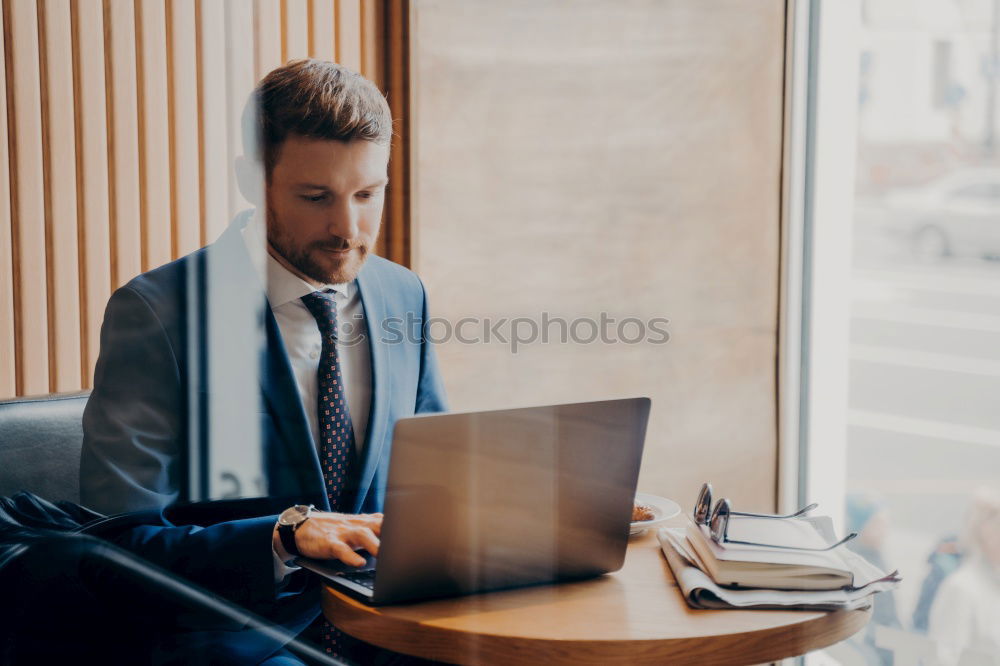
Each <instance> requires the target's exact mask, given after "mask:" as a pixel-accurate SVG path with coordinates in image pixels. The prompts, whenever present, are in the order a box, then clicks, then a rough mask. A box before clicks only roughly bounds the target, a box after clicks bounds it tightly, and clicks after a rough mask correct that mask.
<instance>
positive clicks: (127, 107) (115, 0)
mask: <svg viewBox="0 0 1000 666" xmlns="http://www.w3.org/2000/svg"><path fill="white" fill-rule="evenodd" d="M104 21H105V36H106V39H107V40H108V42H107V45H106V50H105V57H106V59H107V75H106V76H107V86H108V119H109V123H108V125H109V131H108V139H109V142H108V143H109V145H108V148H109V150H108V155H109V162H110V165H109V166H110V171H111V178H110V190H111V246H112V264H111V279H112V281H113V283H114V285H115V286H116V287H117V286H120V285H122V284H125V283H126V282H128V281H129V280H130V279H132V278H133V277H135V276H136V275H138V274H139V273H140V272H142V234H141V227H140V214H141V213H140V203H139V191H140V190H139V188H140V187H141V180H140V178H139V115H138V90H137V86H136V62H135V12H134V6H133V4H132V2H130V1H129V0H104Z"/></svg>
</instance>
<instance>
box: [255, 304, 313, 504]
mask: <svg viewBox="0 0 1000 666" xmlns="http://www.w3.org/2000/svg"><path fill="white" fill-rule="evenodd" d="M265 310H266V312H265V313H264V319H265V326H266V329H267V346H266V347H265V349H264V353H263V354H264V358H263V359H262V360H261V374H260V388H261V391H262V392H263V393H264V398H265V400H266V401H267V403H268V405H269V407H270V408H271V413H272V414H273V415H274V424H275V427H276V428H277V430H278V433H279V434H280V436H281V439H282V448H281V450H280V451H275V452H272V455H270V456H269V458H270V461H271V462H272V465H271V469H269V470H268V472H269V473H268V476H269V485H270V488H269V494H271V495H294V494H296V492H295V491H296V490H297V491H298V493H305V494H307V495H310V496H312V498H311V501H312V502H313V503H314V504H316V505H317V506H319V507H320V508H322V509H324V510H326V511H329V509H330V502H329V500H328V499H327V497H326V492H324V491H323V488H324V484H323V472H322V470H321V469H320V466H319V456H318V455H317V453H316V443H315V442H314V441H313V436H312V431H311V430H310V429H309V421H308V420H307V417H306V412H305V407H304V406H303V405H302V400H301V398H300V397H299V388H298V386H297V385H296V384H295V377H294V376H293V375H292V367H291V364H290V363H289V361H288V353H287V352H286V351H285V343H284V341H283V340H282V338H281V331H280V330H279V329H278V322H277V321H275V319H274V314H273V313H272V312H271V308H270V307H267V308H265ZM300 496H301V495H300Z"/></svg>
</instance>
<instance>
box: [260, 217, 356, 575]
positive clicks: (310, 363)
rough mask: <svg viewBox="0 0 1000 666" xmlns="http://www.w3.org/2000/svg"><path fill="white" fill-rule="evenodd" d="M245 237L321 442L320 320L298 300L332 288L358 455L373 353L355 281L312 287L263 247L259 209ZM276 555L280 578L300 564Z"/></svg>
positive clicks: (315, 435)
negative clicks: (288, 561)
mask: <svg viewBox="0 0 1000 666" xmlns="http://www.w3.org/2000/svg"><path fill="white" fill-rule="evenodd" d="M243 242H244V243H245V244H246V246H247V252H248V253H249V254H250V260H251V262H252V263H253V265H254V267H255V268H256V269H257V273H258V275H260V277H261V282H262V283H263V285H264V290H265V292H266V293H267V302H268V304H269V305H270V307H271V312H272V313H274V319H275V321H276V322H277V324H278V330H279V331H280V332H281V339H282V341H283V342H284V343H285V351H286V352H287V353H288V361H289V363H290V364H291V366H292V374H293V375H294V376H295V385H296V386H297V387H298V389H299V397H300V398H301V399H302V404H303V406H304V407H305V412H306V418H307V419H308V420H309V429H310V431H311V432H312V436H313V443H314V444H316V446H317V447H318V446H319V444H318V442H319V414H318V409H319V406H318V400H319V398H318V395H317V394H318V393H319V377H318V371H319V358H320V350H321V348H322V346H323V338H322V335H321V334H320V331H319V324H317V323H316V319H315V318H314V317H313V316H312V313H311V312H310V311H309V309H308V308H307V307H306V305H305V303H303V302H302V297H303V296H305V295H306V294H311V293H312V292H314V291H333V292H334V296H333V298H334V301H335V302H336V303H337V333H338V340H337V358H338V360H339V361H340V373H341V377H342V378H343V380H344V387H345V392H346V393H347V407H348V409H349V410H350V413H351V424H352V425H353V426H354V445H355V448H356V450H357V453H358V460H360V459H361V453H362V451H363V450H364V444H365V434H366V433H367V432H368V410H369V407H370V406H371V392H372V389H371V387H372V379H371V352H370V350H369V348H368V337H367V335H368V332H367V328H366V327H365V311H364V307H363V305H362V303H361V294H360V293H359V292H358V283H357V281H356V280H352V281H351V282H346V283H343V284H327V285H322V287H321V288H320V289H316V288H314V287H313V286H312V285H310V284H309V283H308V282H306V281H305V280H303V279H302V278H300V277H298V276H296V275H294V274H292V273H291V271H289V270H288V269H287V268H285V267H284V266H282V265H281V264H280V263H278V261H277V260H276V259H275V258H274V257H272V256H271V255H270V254H269V253H268V252H267V236H266V234H265V232H264V224H263V221H262V220H261V219H260V217H259V215H258V214H256V213H255V214H254V215H253V216H252V218H251V219H250V221H249V222H248V223H247V225H246V227H244V229H243ZM272 552H273V554H274V580H275V583H281V582H282V581H283V580H284V579H285V577H286V576H288V574H290V573H292V572H293V571H297V570H298V569H299V567H291V566H288V564H287V563H286V562H285V560H284V559H283V558H282V556H281V555H279V554H278V552H277V551H275V550H274V549H273V547H272Z"/></svg>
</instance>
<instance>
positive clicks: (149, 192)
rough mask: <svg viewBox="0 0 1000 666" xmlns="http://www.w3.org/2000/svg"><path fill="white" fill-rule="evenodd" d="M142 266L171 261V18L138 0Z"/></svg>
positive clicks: (156, 4)
mask: <svg viewBox="0 0 1000 666" xmlns="http://www.w3.org/2000/svg"><path fill="white" fill-rule="evenodd" d="M135 14H136V41H137V44H138V47H137V55H138V63H137V64H138V67H137V72H138V77H139V90H138V91H139V138H140V152H139V173H140V176H141V182H142V189H141V196H140V204H141V220H142V270H144V271H148V270H149V269H151V268H156V267H157V266H162V265H163V264H165V263H167V262H168V261H170V259H171V254H172V252H171V250H172V246H171V244H172V240H171V236H172V234H171V229H170V218H171V215H170V129H169V126H170V122H169V119H170V117H169V108H168V104H167V17H166V13H165V11H164V2H163V0H136V2H135Z"/></svg>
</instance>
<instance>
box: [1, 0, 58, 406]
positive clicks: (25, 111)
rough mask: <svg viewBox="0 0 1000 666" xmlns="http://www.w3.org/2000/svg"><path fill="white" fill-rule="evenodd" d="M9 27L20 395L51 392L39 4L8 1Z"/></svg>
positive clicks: (6, 0) (6, 25)
mask: <svg viewBox="0 0 1000 666" xmlns="http://www.w3.org/2000/svg"><path fill="white" fill-rule="evenodd" d="M4 18H5V19H6V21H7V23H6V24H5V26H4V31H5V36H6V39H7V40H9V41H8V42H7V44H6V46H7V53H6V66H7V81H8V85H9V90H8V97H7V114H8V119H9V120H8V130H9V131H10V135H9V138H10V152H11V158H12V159H11V167H12V168H11V219H12V222H13V225H12V226H13V234H12V237H13V245H14V248H13V249H14V311H15V321H16V326H17V332H16V335H15V353H16V354H17V357H18V360H19V364H18V373H17V391H18V393H19V394H20V395H25V394H32V393H47V392H48V391H49V349H48V326H49V322H48V312H47V310H48V308H47V300H48V295H47V289H48V280H47V276H46V272H45V224H44V220H45V187H44V172H45V171H44V158H43V149H42V102H41V86H40V71H39V63H38V60H39V52H38V47H39V44H38V9H37V5H36V3H35V1H34V0H15V1H12V0H5V3H4Z"/></svg>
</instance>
